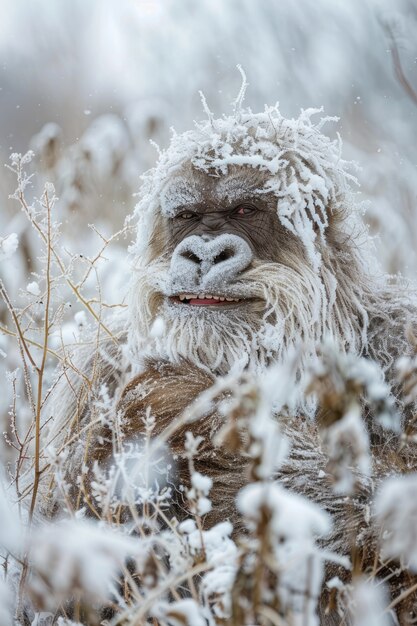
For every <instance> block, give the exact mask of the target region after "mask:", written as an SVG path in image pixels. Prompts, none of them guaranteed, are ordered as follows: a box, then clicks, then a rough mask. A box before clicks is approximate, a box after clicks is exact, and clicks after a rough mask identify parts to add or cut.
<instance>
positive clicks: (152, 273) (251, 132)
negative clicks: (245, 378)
mask: <svg viewBox="0 0 417 626" xmlns="http://www.w3.org/2000/svg"><path fill="white" fill-rule="evenodd" d="M313 113H317V112H316V111H311V110H310V111H307V112H303V113H302V115H301V116H300V117H299V118H298V119H296V120H287V119H285V118H283V117H282V116H281V114H280V113H279V111H278V109H277V108H276V107H274V108H268V109H267V110H266V111H265V113H261V114H256V115H255V114H252V113H250V112H243V111H240V113H239V114H237V115H235V116H234V117H230V118H223V119H221V120H213V119H212V118H210V119H209V120H208V121H207V122H206V123H201V124H199V125H197V128H196V130H194V131H190V132H188V133H185V134H183V135H179V136H177V135H175V136H174V138H173V140H172V143H171V146H170V147H169V149H168V150H167V151H165V152H164V153H162V155H161V157H160V160H159V162H158V164H157V166H156V168H155V169H154V170H151V172H150V173H148V174H147V175H146V176H145V178H144V186H143V191H142V198H141V201H140V203H139V205H138V207H137V218H138V221H139V230H138V239H137V243H136V245H135V246H133V247H132V253H133V255H134V259H133V262H134V275H133V278H132V286H131V290H130V302H129V315H130V322H129V337H130V347H131V350H132V354H133V355H134V358H135V359H136V360H138V361H140V360H141V359H142V358H143V357H144V356H145V355H147V356H151V357H155V358H162V359H168V360H169V361H171V362H177V363H179V362H180V361H181V360H182V359H187V360H189V361H191V362H193V363H195V364H196V365H197V366H198V367H202V368H207V369H208V370H209V371H211V372H214V373H217V374H225V373H227V372H228V371H230V369H232V368H233V369H234V370H236V369H240V370H243V369H244V368H246V369H249V370H252V371H254V372H258V373H259V372H260V371H262V369H263V368H265V367H266V366H268V365H269V364H271V363H273V362H276V361H282V360H283V359H284V358H285V357H286V356H287V355H288V354H289V353H291V352H293V351H294V350H299V349H302V351H303V354H304V358H303V359H302V360H301V361H300V372H299V376H300V377H301V378H302V376H303V374H304V372H305V366H306V364H307V363H308V362H309V361H311V358H312V357H313V356H314V354H315V350H316V347H317V345H318V344H319V343H320V342H321V341H323V340H324V339H331V340H332V341H333V342H335V343H336V344H337V346H338V348H339V349H340V350H341V351H343V352H352V353H355V354H363V355H367V356H370V357H372V358H374V359H376V360H377V361H378V362H379V363H381V365H382V366H383V368H384V369H386V368H387V367H389V366H390V365H391V364H392V360H393V357H394V356H395V355H396V354H400V353H404V350H406V341H405V340H404V332H403V331H404V325H405V323H406V321H407V318H408V317H410V315H411V317H413V316H414V313H413V311H414V310H415V301H413V299H410V298H409V297H407V296H406V295H405V294H406V286H405V285H402V284H401V281H400V280H393V281H392V282H391V283H389V282H388V281H387V279H386V278H385V277H383V276H382V275H378V272H379V270H378V268H377V267H376V265H375V263H374V261H373V259H372V256H371V255H370V254H369V249H368V243H367V237H366V232H364V229H363V227H362V226H361V224H360V220H359V218H358V215H357V208H356V207H355V204H354V198H353V195H352V192H351V190H350V184H351V183H352V182H355V179H354V177H353V176H352V175H351V174H350V173H349V164H347V163H346V162H344V161H343V160H342V158H341V155H340V145H339V143H338V142H332V141H330V140H329V139H328V138H327V137H326V136H324V135H323V134H322V133H321V132H320V130H321V127H322V125H323V124H324V123H325V122H326V121H328V120H327V118H325V119H323V120H321V121H320V122H319V123H318V124H314V123H313V122H312V119H311V118H312V115H313ZM213 179H214V180H216V181H219V182H218V183H217V187H216V190H217V192H218V189H219V187H220V191H221V192H222V193H224V192H225V190H227V194H228V195H229V196H231V197H236V198H238V197H239V192H240V194H242V189H245V186H247V187H248V188H249V187H250V188H251V189H252V191H253V190H254V189H256V192H257V193H258V195H259V196H260V197H263V198H267V199H268V200H269V202H270V203H271V204H272V205H273V204H275V207H276V211H277V215H278V218H279V221H280V224H281V226H282V231H281V232H280V233H279V236H277V239H276V259H275V258H274V260H273V261H268V262H263V261H260V260H258V259H256V258H255V259H254V260H253V261H252V263H251V264H250V265H249V267H248V268H247V269H245V270H244V271H243V272H241V274H240V275H239V276H238V278H237V279H236V280H233V281H225V280H224V279H223V280H219V283H218V287H219V288H220V289H221V290H223V291H224V290H225V288H227V290H228V293H229V292H230V293H231V294H232V295H233V294H238V295H241V294H244V295H245V296H246V297H248V298H256V299H258V300H259V301H260V303H261V305H260V306H258V307H253V306H252V307H247V309H246V310H244V311H243V312H241V311H237V312H236V313H235V312H225V313H223V312H222V311H219V312H216V311H211V310H210V311H207V310H202V309H201V308H200V309H198V310H195V309H193V308H192V307H188V309H187V308H186V307H182V308H181V307H177V306H173V305H172V303H170V301H169V300H168V296H170V295H172V294H173V293H175V289H174V287H173V279H172V274H173V266H172V257H173V254H175V250H174V249H173V248H172V246H171V245H170V240H169V237H168V228H167V223H168V221H169V219H170V218H172V217H173V216H174V215H175V207H176V206H178V205H181V204H186V203H187V202H190V201H196V200H198V201H200V202H203V203H204V202H205V201H207V200H208V197H207V195H206V196H205V194H207V193H208V192H207V191H206V187H208V185H207V184H206V183H207V181H208V182H210V180H213ZM249 183H250V184H249ZM273 236H275V234H273V233H271V237H273ZM203 287H204V285H203ZM193 289H194V290H195V287H193V285H192V283H191V282H189V283H188V284H187V280H185V281H184V283H183V289H182V291H187V290H189V291H190V290H193ZM211 291H213V289H211ZM158 316H160V317H162V319H163V320H164V322H165V331H164V333H163V334H162V335H161V336H155V335H154V334H152V325H153V323H154V321H155V319H156V318H157V317H158ZM150 336H152V341H149V337H150Z"/></svg>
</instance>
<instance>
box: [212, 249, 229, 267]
mask: <svg viewBox="0 0 417 626" xmlns="http://www.w3.org/2000/svg"><path fill="white" fill-rule="evenodd" d="M232 256H234V251H233V250H232V249H231V248H226V250H222V252H220V254H218V255H217V256H215V257H214V259H213V263H214V265H217V263H221V262H222V261H227V260H228V259H231V258H232Z"/></svg>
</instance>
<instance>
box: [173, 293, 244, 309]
mask: <svg viewBox="0 0 417 626" xmlns="http://www.w3.org/2000/svg"><path fill="white" fill-rule="evenodd" d="M170 300H172V301H173V302H178V303H180V304H188V305H191V306H231V305H236V304H239V303H240V302H243V299H242V298H230V297H227V296H217V295H211V294H207V293H199V294H192V293H180V294H178V295H177V296H171V298H170Z"/></svg>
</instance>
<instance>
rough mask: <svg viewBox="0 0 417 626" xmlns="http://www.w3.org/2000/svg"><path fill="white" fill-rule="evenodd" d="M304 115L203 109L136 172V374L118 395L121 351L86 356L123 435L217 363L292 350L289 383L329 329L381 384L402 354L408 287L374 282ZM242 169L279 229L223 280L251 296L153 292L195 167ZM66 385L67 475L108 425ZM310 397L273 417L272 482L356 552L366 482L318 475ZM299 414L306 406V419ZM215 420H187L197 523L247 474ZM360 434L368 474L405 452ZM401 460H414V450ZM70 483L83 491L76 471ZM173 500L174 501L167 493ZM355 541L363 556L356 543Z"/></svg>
mask: <svg viewBox="0 0 417 626" xmlns="http://www.w3.org/2000/svg"><path fill="white" fill-rule="evenodd" d="M311 116H312V111H309V112H304V113H302V115H301V116H300V117H299V118H298V119H296V120H286V119H284V118H283V117H282V116H281V115H280V113H279V111H278V109H277V108H270V109H267V110H266V111H265V112H264V113H260V114H252V113H251V112H249V111H243V110H242V109H241V106H237V110H236V114H235V115H234V116H232V117H231V118H222V119H220V120H214V119H213V118H212V116H211V115H210V114H209V119H208V121H207V122H204V123H201V124H199V125H197V127H196V129H195V130H193V131H190V132H189V133H185V134H183V135H180V136H174V138H173V140H172V143H171V146H170V147H169V149H168V150H167V151H165V152H163V153H162V154H161V157H160V160H159V162H158V164H157V167H156V168H155V169H154V170H152V171H151V172H150V173H148V174H147V175H146V176H145V178H144V184H143V189H142V192H141V194H142V197H141V201H140V203H139V205H138V208H137V218H138V222H139V230H138V240H137V243H136V244H135V245H134V246H133V247H132V255H133V278H132V282H131V289H130V300H129V319H128V321H127V331H128V335H129V337H128V346H129V350H130V352H129V358H130V359H131V361H132V363H133V365H134V367H137V366H139V367H140V368H142V373H141V375H140V376H139V378H133V379H132V380H131V381H130V382H129V384H128V385H127V387H126V388H125V390H124V392H123V393H121V390H122V387H123V386H124V384H125V383H126V382H127V380H128V378H129V376H130V375H131V374H130V372H131V370H130V366H127V367H126V366H123V367H122V365H121V362H122V353H123V351H122V350H120V349H115V347H114V346H113V344H112V342H109V346H110V350H109V351H108V352H106V349H103V354H110V355H111V356H110V358H109V357H108V356H107V357H105V358H100V357H99V358H98V360H99V361H102V365H103V368H102V374H100V366H97V364H96V365H94V367H95V371H96V372H98V375H97V376H96V382H95V386H94V389H96V390H97V389H99V388H100V384H101V383H102V381H103V380H105V381H107V382H108V389H107V391H108V392H110V393H111V394H113V395H115V396H116V397H117V396H118V394H121V395H122V401H121V403H120V405H119V409H121V410H122V413H123V414H124V429H125V436H127V437H131V436H134V435H137V434H139V433H140V432H141V431H142V429H143V423H142V421H141V417H143V415H144V414H145V413H146V409H147V407H148V406H151V409H152V412H153V415H154V416H155V418H156V424H157V427H156V433H158V432H161V431H163V429H164V428H165V427H166V426H167V425H168V424H170V423H171V422H172V420H174V419H176V418H177V417H178V415H179V414H180V413H181V412H182V410H183V409H184V408H185V407H186V406H187V404H189V403H190V402H192V401H193V400H194V399H195V397H196V396H198V394H199V393H200V392H201V391H203V390H204V389H207V388H208V387H209V386H210V385H211V384H212V382H213V381H214V380H215V377H216V376H218V375H223V374H225V373H228V372H229V371H230V370H232V369H233V370H235V372H239V371H243V370H250V371H253V372H255V373H260V372H262V371H263V370H264V369H265V368H266V367H267V366H268V365H270V364H272V363H274V362H277V361H283V360H284V359H286V358H287V357H288V355H290V354H291V353H294V352H299V353H300V354H301V356H300V358H299V359H298V360H297V363H298V371H297V373H296V376H295V378H296V379H297V380H298V382H299V383H300V388H302V383H303V381H304V376H305V373H306V369H307V367H308V365H309V363H310V362H311V360H312V359H313V358H314V356H315V355H316V350H317V346H318V344H320V343H321V342H322V341H323V340H325V339H328V338H331V339H332V341H333V343H334V344H336V346H337V348H338V349H339V350H340V351H341V352H345V353H353V354H356V355H362V356H365V357H369V358H372V359H374V360H376V361H377V362H378V363H379V364H380V366H381V369H382V372H383V373H384V375H385V377H386V378H387V379H388V380H390V381H394V377H393V368H392V365H393V362H394V360H395V359H396V357H397V356H399V355H403V354H406V353H408V352H409V347H408V343H407V340H406V337H405V333H404V330H405V326H406V324H407V323H408V322H412V323H413V322H415V321H416V319H417V314H416V310H417V308H416V302H415V298H414V296H413V295H407V286H406V285H404V284H403V283H402V282H401V280H400V279H388V278H386V277H383V276H381V275H377V271H376V270H375V269H372V268H373V267H374V266H373V265H372V262H370V261H369V256H368V253H367V252H366V250H365V249H364V247H363V245H362V244H363V243H364V242H365V237H366V235H364V233H363V231H362V230H361V229H360V227H359V226H358V219H357V218H356V216H355V208H354V203H353V199H352V196H351V193H350V191H349V185H350V183H351V182H352V181H354V179H353V177H352V176H351V174H350V173H349V171H348V166H347V164H346V163H345V162H343V160H342V159H341V156H340V146H339V143H338V142H331V141H330V140H329V139H328V138H327V137H325V136H324V135H323V134H322V133H321V127H322V125H323V123H324V121H326V120H322V121H321V122H319V123H318V124H314V123H313V122H312V121H311ZM254 175H255V177H256V178H257V180H258V183H257V190H258V193H259V195H261V196H265V197H267V198H269V201H271V202H275V206H276V211H277V215H278V218H279V222H280V225H281V227H282V231H281V237H282V238H281V239H280V240H277V246H276V247H277V252H276V257H274V258H273V259H271V260H268V261H265V260H260V259H256V258H254V259H253V260H252V262H251V263H250V265H249V266H248V267H247V268H246V269H245V270H244V271H242V272H241V274H240V275H239V276H238V277H237V278H236V279H235V280H234V281H233V283H232V284H229V285H228V287H229V288H230V289H231V292H232V293H240V294H241V293H244V294H245V295H246V296H250V297H251V298H255V299H256V303H254V304H252V305H250V306H248V308H247V309H242V310H240V309H239V310H236V311H235V312H232V311H230V312H227V311H225V312H222V311H218V312H214V311H205V310H202V309H197V308H195V309H193V308H190V309H186V308H185V307H183V308H181V307H178V306H175V305H174V304H173V303H171V302H170V301H169V300H168V298H167V297H168V296H170V295H172V294H173V293H174V291H173V287H172V280H171V279H172V275H171V274H172V265H171V259H172V256H173V253H174V247H173V246H172V244H171V242H170V239H169V228H168V222H169V219H170V218H171V217H172V215H173V214H174V213H173V212H174V211H175V207H176V206H178V204H181V203H182V202H185V203H186V202H187V201H188V199H189V197H190V196H191V197H195V196H196V194H202V193H203V192H202V190H201V179H202V177H207V180H208V179H210V178H215V179H216V180H219V181H220V182H221V184H222V185H223V187H224V188H225V189H228V188H229V191H230V194H231V195H235V196H236V197H237V196H238V195H239V189H240V188H241V187H242V185H243V186H244V185H245V181H247V180H249V179H251V180H252V183H253V179H254ZM199 185H200V186H199ZM252 188H253V184H252ZM202 197H203V199H204V193H203V196H202ZM282 233H284V236H282ZM271 236H273V234H271ZM365 243H366V242H365ZM186 286H187V285H184V287H186ZM159 317H160V318H162V320H163V322H164V325H163V329H162V330H161V327H160V326H158V324H157V325H155V321H156V320H157V318H159ZM122 341H123V340H122ZM124 354H125V355H126V353H124ZM90 363H94V359H90ZM90 369H91V368H90ZM80 387H82V385H79V386H78V387H76V386H75V385H72V386H71V391H70V392H69V393H70V401H69V402H65V403H63V402H61V403H60V407H58V408H56V407H55V408H54V413H55V418H54V425H52V427H51V429H50V440H51V441H54V442H55V443H57V442H59V446H61V448H64V447H65V442H66V441H68V440H69V441H70V442H71V451H70V455H69V456H70V459H71V458H72V460H70V461H69V468H70V469H69V473H70V474H73V473H74V472H75V469H76V468H77V467H79V466H81V464H82V463H83V462H87V463H88V464H90V466H91V465H92V463H93V462H94V461H99V462H104V461H105V460H106V459H108V457H109V456H110V455H111V453H112V441H113V438H114V428H113V427H112V424H110V423H109V422H106V423H105V425H104V426H103V420H100V419H97V418H96V419H97V427H95V426H94V427H93V428H91V429H90V430H87V428H86V426H88V423H89V422H90V424H91V423H92V420H94V419H95V418H94V416H97V410H96V409H95V411H96V412H94V410H93V409H92V406H93V401H92V400H91V397H90V398H88V394H89V393H91V390H86V391H85V394H84V395H83V397H82V399H81V400H80V397H81V394H80V392H79V389H80ZM97 397H98V395H97V394H96V396H95V398H94V400H95V401H97ZM315 409H316V405H315V404H314V403H313V404H310V405H308V406H307V405H306V403H305V402H304V404H303V401H302V402H301V403H300V404H299V409H298V411H296V412H295V413H294V416H293V419H292V420H289V421H286V422H285V423H284V430H285V432H286V434H287V435H288V437H289V438H290V440H291V443H292V447H291V454H290V457H289V459H288V460H287V462H286V464H285V465H284V466H283V468H282V469H281V470H280V474H279V475H278V476H277V479H278V480H283V481H285V484H286V486H287V487H289V488H291V489H293V490H294V491H297V492H299V493H303V494H305V495H307V496H308V497H310V498H311V499H314V500H315V501H317V502H318V503H319V504H320V505H322V506H323V508H325V509H326V510H327V511H329V512H330V513H331V514H332V515H333V517H334V521H335V527H334V532H333V534H332V536H331V538H330V539H329V546H330V547H331V548H332V549H335V550H338V551H339V552H342V553H343V552H344V551H345V548H346V545H347V543H348V539H347V537H348V535H349V533H354V532H355V533H360V536H359V538H360V541H359V543H358V545H359V548H358V549H359V552H361V554H362V553H363V555H364V556H363V558H364V559H365V561H366V562H367V563H368V562H370V561H371V559H372V554H373V552H372V550H373V549H374V548H375V545H376V537H375V533H374V529H373V527H372V522H371V521H369V498H370V497H371V495H372V490H373V485H372V484H371V481H370V480H369V481H368V480H367V479H363V481H362V483H361V485H362V486H361V491H360V493H359V495H358V497H357V498H356V500H353V501H349V502H348V503H347V502H346V500H345V499H344V498H343V497H335V496H334V493H333V491H332V489H331V485H330V483H329V481H328V479H327V478H326V477H325V476H324V477H322V476H321V474H320V470H323V468H325V466H326V462H327V459H326V455H325V453H324V452H323V450H322V449H321V443H320V438H319V436H318V432H317V427H316V424H315V422H314V420H311V416H312V413H314V410H315ZM307 413H308V414H309V419H304V418H305V417H306V414H307ZM74 416H77V419H75V418H74ZM48 417H49V415H46V419H47V418H48ZM78 418H80V420H78ZM219 419H220V418H219V416H218V415H217V414H216V413H213V414H212V415H211V416H207V418H206V419H205V420H203V421H200V422H197V423H196V424H195V425H194V426H193V428H195V429H196V434H201V435H203V436H204V437H205V440H204V444H203V446H202V448H201V455H200V457H199V458H198V459H196V468H197V470H198V471H201V472H202V473H204V474H208V475H210V476H211V477H212V478H213V479H214V484H215V487H214V489H213V492H212V494H211V496H212V501H213V512H212V513H211V514H210V516H208V518H207V520H206V521H207V523H208V524H210V523H212V522H214V521H219V520H224V519H225V518H227V517H232V518H233V519H234V521H235V523H236V527H237V528H238V527H239V520H238V517H237V514H236V511H235V508H234V497H235V494H236V492H237V490H238V489H239V488H240V487H241V486H242V485H243V484H244V482H245V481H246V480H247V478H246V475H245V472H244V465H245V460H244V459H242V458H241V457H237V456H234V455H233V454H228V453H219V451H218V450H217V449H215V446H213V443H212V438H213V435H214V434H215V433H216V431H217V430H218V428H219V424H220V421H219ZM68 427H70V432H69V434H68V432H66V430H67V429H68ZM370 430H372V428H371V426H370ZM77 432H78V433H79V437H78V438H77ZM371 435H372V437H373V439H372V445H373V447H372V453H373V455H374V460H375V467H376V470H377V475H378V476H379V477H381V476H383V475H385V474H388V473H389V472H390V471H400V469H401V468H402V467H403V465H404V463H405V461H404V459H403V458H402V457H401V455H400V454H399V453H398V454H397V450H396V447H395V445H392V444H391V441H390V440H389V438H387V439H386V440H384V438H383V437H382V436H381V433H376V432H372V433H371ZM183 440H184V429H182V430H181V429H180V430H179V431H178V432H177V433H176V434H175V438H174V439H173V440H171V441H170V444H171V446H172V448H173V451H174V453H176V454H178V456H179V458H180V463H179V466H178V468H177V469H178V472H179V479H180V480H185V481H186V480H187V471H188V470H187V464H186V462H185V461H184V458H183V457H182V456H181V455H182V453H183ZM59 446H58V447H59ZM406 463H409V464H410V463H411V465H409V467H415V463H414V459H411V460H410V459H408V460H407V461H406ZM86 480H88V476H86ZM83 489H84V495H86V494H87V492H88V484H87V483H86V484H85V485H84V487H83ZM78 491H79V494H80V492H81V490H78ZM85 500H87V497H86V498H85V499H83V496H80V495H79V497H78V502H77V503H78V504H80V503H82V502H85ZM176 506H177V507H178V510H179V511H181V496H179V499H178V501H177V502H176ZM361 533H362V534H361ZM367 542H368V543H367ZM367 546H370V547H369V550H370V554H368V553H366V554H365V552H367V550H368V547H367ZM393 584H396V582H395V577H394V578H393ZM333 623H334V624H336V623H340V620H339V618H338V616H337V614H335V613H333V614H330V615H329V616H324V615H323V616H322V624H327V625H329V626H330V624H333ZM344 623H347V622H344ZM401 623H404V624H406V623H407V622H406V621H404V622H401Z"/></svg>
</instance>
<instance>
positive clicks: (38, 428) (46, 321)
mask: <svg viewBox="0 0 417 626" xmlns="http://www.w3.org/2000/svg"><path fill="white" fill-rule="evenodd" d="M44 203H45V209H46V216H47V235H46V301H45V314H44V326H43V350H42V359H41V364H40V366H39V368H37V374H38V384H37V397H36V415H35V473H34V481H33V491H32V499H31V503H30V508H29V522H31V521H32V518H33V513H34V510H35V504H36V498H37V494H38V489H39V480H40V476H41V472H40V469H41V468H40V438H41V408H42V389H43V379H44V374H45V366H46V361H47V358H48V343H49V312H50V304H51V291H52V285H51V251H52V246H51V243H52V242H51V204H50V201H49V197H48V193H47V192H46V191H45V193H44Z"/></svg>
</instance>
